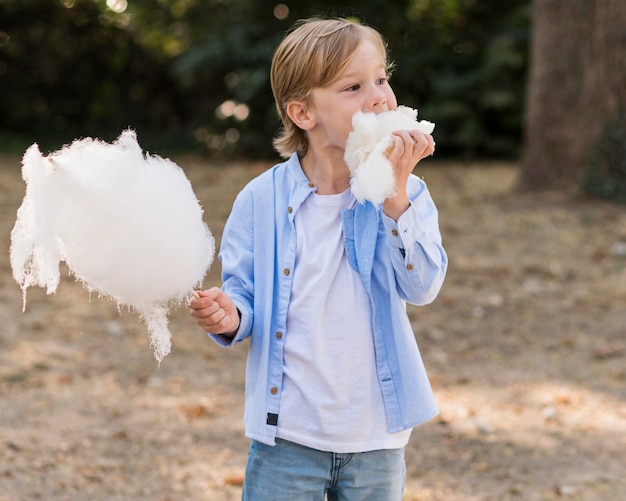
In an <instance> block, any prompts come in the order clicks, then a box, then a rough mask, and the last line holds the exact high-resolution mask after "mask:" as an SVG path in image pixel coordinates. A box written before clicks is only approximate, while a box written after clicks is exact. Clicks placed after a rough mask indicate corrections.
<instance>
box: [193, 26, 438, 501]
mask: <svg viewBox="0 0 626 501" xmlns="http://www.w3.org/2000/svg"><path fill="white" fill-rule="evenodd" d="M388 69H389V65H388V62H387V53H386V46H385V42H384V40H383V39H382V37H381V35H380V34H379V33H378V32H377V31H375V30H374V29H372V28H370V27H367V26H364V25H360V24H356V23H353V22H350V21H347V20H343V19H331V20H320V19H310V20H306V21H303V22H300V23H298V24H297V25H296V27H295V29H293V30H292V31H291V32H290V33H288V34H287V36H286V37H285V39H284V40H283V42H282V43H281V44H280V46H279V47H278V49H277V50H276V52H275V54H274V58H273V60H272V69H271V83H272V90H273V93H274V98H275V101H276V106H277V108H278V112H279V114H280V117H281V120H282V123H283V126H284V129H283V131H282V132H281V134H280V135H279V137H278V138H277V139H276V140H275V141H274V146H275V148H276V150H277V151H278V152H279V153H280V155H281V156H282V157H283V158H284V159H286V161H285V162H284V163H281V164H278V165H276V166H274V167H273V168H272V169H270V170H268V171H267V172H265V173H263V174H261V175H260V176H258V177H257V178H256V179H254V180H252V181H251V182H250V183H249V184H248V185H247V186H246V187H245V188H244V189H243V190H242V192H241V193H240V194H239V195H238V196H237V199H236V201H235V203H234V205H233V209H232V212H231V215H230V216H229V219H228V222H227V224H226V227H225V229H224V233H223V238H222V246H221V249H220V259H221V261H222V266H223V285H222V288H221V289H220V288H212V289H209V290H207V291H203V292H200V293H199V295H200V298H198V299H193V300H192V301H191V302H190V308H191V314H192V316H193V317H194V318H195V320H196V322H197V323H198V325H200V326H201V327H202V328H203V329H204V330H205V331H207V332H208V333H209V334H210V335H211V336H212V337H213V339H214V340H215V341H217V342H218V343H220V344H223V345H227V346H232V345H234V344H236V343H238V342H240V341H242V340H243V339H245V338H248V337H249V338H250V349H249V355H248V362H247V369H246V404H245V419H244V421H245V428H246V436H248V437H249V438H250V439H251V446H250V452H249V456H248V464H247V467H246V477H245V482H244V489H243V499H244V500H253V501H265V500H272V501H276V500H285V501H287V500H288V501H293V500H323V499H324V498H325V496H327V499H328V500H335V499H348V500H365V499H369V500H384V501H391V500H400V499H401V497H402V492H403V489H404V481H405V466H404V447H405V445H406V444H407V442H408V440H409V435H410V433H411V428H412V427H414V426H416V425H418V424H420V423H423V422H424V421H426V420H428V419H430V418H432V417H433V416H434V415H435V414H436V413H437V408H436V405H435V402H434V398H433V395H432V391H431V388H430V385H429V382H428V379H427V376H426V372H425V370H424V366H423V363H422V360H421V357H420V354H419V351H418V348H417V345H416V342H415V337H414V335H413V333H412V330H411V325H410V322H409V320H408V318H407V315H406V310H405V301H409V302H411V303H413V304H417V305H423V304H427V303H430V302H431V301H433V300H434V299H435V297H436V296H437V294H438V292H439V289H440V288H441V285H442V283H443V279H444V276H445V272H446V268H447V258H446V254H445V252H444V250H443V247H442V246H441V236H440V233H439V229H438V222H437V210H436V208H435V205H434V203H433V201H432V199H431V197H430V195H429V193H428V190H427V188H426V186H425V184H424V183H423V182H422V181H421V180H420V179H419V178H417V177H416V176H414V175H412V174H411V172H412V170H413V168H414V167H415V165H416V164H417V163H418V162H419V161H420V160H421V159H422V158H424V157H427V156H429V155H431V154H432V153H433V152H434V141H433V138H432V137H431V136H430V135H427V134H423V133H421V132H419V131H417V130H415V131H398V132H395V133H394V142H393V148H392V150H391V151H390V153H389V154H388V158H389V160H390V161H391V163H392V164H393V168H394V176H395V179H396V191H397V194H396V195H395V196H393V197H391V198H389V199H387V200H386V201H385V202H384V203H382V204H380V205H379V206H374V205H373V204H371V203H370V202H365V203H364V204H358V203H356V200H355V199H354V196H353V195H352V193H351V192H350V175H349V169H348V166H347V165H346V163H345V161H344V147H345V144H346V140H347V137H348V134H349V132H350V130H351V127H352V125H351V120H352V116H353V115H354V113H355V112H357V111H363V112H377V113H378V112H382V111H387V110H392V109H395V108H396V107H397V102H396V98H395V95H394V93H393V91H392V89H391V87H390V86H389V83H388V81H387V76H388Z"/></svg>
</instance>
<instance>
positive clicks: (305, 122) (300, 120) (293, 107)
mask: <svg viewBox="0 0 626 501" xmlns="http://www.w3.org/2000/svg"><path fill="white" fill-rule="evenodd" d="M287 115H288V116H289V118H291V121H292V122H293V123H294V124H296V125H297V126H298V127H299V128H300V129H302V130H310V129H312V128H313V126H314V125H315V120H314V117H313V115H312V113H310V110H309V108H308V107H307V105H306V104H305V103H303V102H302V101H292V102H290V103H289V104H288V105H287Z"/></svg>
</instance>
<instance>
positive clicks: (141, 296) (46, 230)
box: [11, 130, 215, 362]
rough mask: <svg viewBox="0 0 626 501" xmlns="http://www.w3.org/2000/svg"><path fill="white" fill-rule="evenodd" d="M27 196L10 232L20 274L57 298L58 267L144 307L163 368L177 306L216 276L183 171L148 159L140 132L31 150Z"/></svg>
mask: <svg viewBox="0 0 626 501" xmlns="http://www.w3.org/2000/svg"><path fill="white" fill-rule="evenodd" d="M22 164H23V167H22V176H23V178H24V181H25V182H26V195H25V197H24V200H23V202H22V205H21V207H20V208H19V210H18V213H17V221H16V223H15V226H14V228H13V231H12V232H11V267H12V269H13V277H14V278H15V280H16V281H17V282H18V283H19V284H20V286H21V287H22V291H23V293H24V306H26V291H27V289H28V287H29V286H31V285H38V286H40V287H45V288H46V289H47V292H48V293H49V294H50V293H53V292H56V289H57V286H58V284H59V276H60V274H59V263H60V261H65V262H66V264H67V266H68V267H69V269H70V271H71V273H72V274H73V275H74V276H75V277H76V278H77V279H79V280H80V281H81V282H83V284H84V285H85V287H86V288H87V289H88V290H89V291H96V292H98V293H100V294H103V295H106V296H109V297H111V298H112V299H114V300H115V301H116V302H117V303H118V305H120V306H127V307H130V308H131V309H134V310H136V311H137V312H138V313H139V314H140V315H141V317H142V319H143V320H144V322H145V323H146V325H147V327H148V331H149V333H150V342H151V343H150V344H151V346H152V348H153V349H154V356H155V358H156V359H157V360H158V361H159V362H160V361H161V360H162V359H163V358H164V357H165V356H166V355H167V354H168V353H169V352H170V348H171V335H170V332H169V330H168V327H167V323H168V321H167V314H168V311H169V308H170V306H172V305H175V304H176V303H179V302H181V301H183V300H184V299H186V298H187V297H188V296H189V294H190V292H191V291H192V289H193V288H194V287H196V286H197V285H199V284H200V283H201V281H202V279H203V278H204V275H205V274H206V272H207V270H208V269H209V267H210V265H211V262H212V260H213V256H214V253H215V243H214V240H213V236H212V235H211V232H210V231H209V228H208V227H207V226H206V224H205V223H204V222H203V220H202V208H201V207H200V205H199V203H198V200H197V199H196V197H195V195H194V193H193V190H192V187H191V184H190V183H189V180H188V179H187V177H186V176H185V174H184V172H183V170H182V169H181V168H180V167H179V166H177V165H176V164H175V163H173V162H171V161H170V160H167V159H163V158H161V157H159V156H156V155H152V156H144V154H143V152H142V150H141V148H140V146H139V144H138V143H137V139H136V136H135V133H134V132H133V131H130V130H127V131H124V132H123V133H122V134H121V135H120V137H119V138H118V139H117V140H116V141H115V142H114V143H113V144H108V143H105V142H102V141H98V140H93V139H90V138H87V139H82V140H77V141H74V142H73V143H72V144H71V145H69V146H66V147H64V148H63V149H61V150H59V151H57V152H55V153H53V154H51V155H49V156H48V157H44V156H43V155H42V154H41V152H40V151H39V147H38V146H37V145H36V144H33V145H32V146H31V147H30V148H29V149H28V150H27V151H26V153H25V155H24V159H23V162H22Z"/></svg>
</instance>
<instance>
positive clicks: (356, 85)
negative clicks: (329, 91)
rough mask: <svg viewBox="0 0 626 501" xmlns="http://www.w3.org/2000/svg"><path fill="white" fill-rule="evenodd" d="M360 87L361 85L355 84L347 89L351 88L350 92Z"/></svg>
mask: <svg viewBox="0 0 626 501" xmlns="http://www.w3.org/2000/svg"><path fill="white" fill-rule="evenodd" d="M359 88H360V86H359V85H358V84H354V85H351V86H350V87H348V88H347V89H346V90H349V91H350V92H354V91H355V90H359Z"/></svg>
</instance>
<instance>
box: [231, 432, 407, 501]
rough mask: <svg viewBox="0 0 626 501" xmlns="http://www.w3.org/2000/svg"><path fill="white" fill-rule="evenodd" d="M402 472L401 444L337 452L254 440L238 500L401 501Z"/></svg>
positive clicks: (290, 443)
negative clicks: (377, 449)
mask: <svg viewBox="0 0 626 501" xmlns="http://www.w3.org/2000/svg"><path fill="white" fill-rule="evenodd" d="M405 473H406V467H405V463H404V448H402V449H389V450H379V451H370V452H361V453H356V454H335V453H332V452H323V451H318V450H316V449H310V448H309V447H304V446H302V445H298V444H294V443H293V442H288V441H286V440H281V439H277V440H276V445H275V446H273V447H272V446H270V445H265V444H263V443H261V442H257V441H256V440H253V441H252V443H251V445H250V452H249V454H248V464H247V466H246V477H245V481H244V486H243V496H242V500H243V501H324V499H327V500H328V501H365V500H367V501H400V500H401V499H402V493H403V491H404V482H405ZM326 496H327V497H326Z"/></svg>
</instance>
